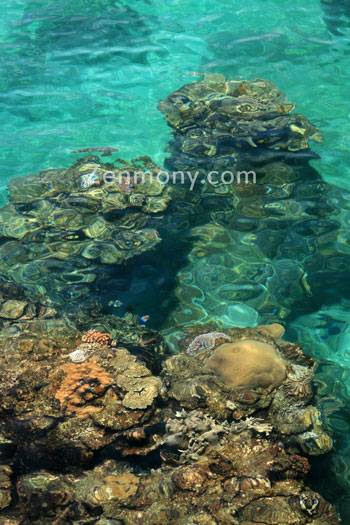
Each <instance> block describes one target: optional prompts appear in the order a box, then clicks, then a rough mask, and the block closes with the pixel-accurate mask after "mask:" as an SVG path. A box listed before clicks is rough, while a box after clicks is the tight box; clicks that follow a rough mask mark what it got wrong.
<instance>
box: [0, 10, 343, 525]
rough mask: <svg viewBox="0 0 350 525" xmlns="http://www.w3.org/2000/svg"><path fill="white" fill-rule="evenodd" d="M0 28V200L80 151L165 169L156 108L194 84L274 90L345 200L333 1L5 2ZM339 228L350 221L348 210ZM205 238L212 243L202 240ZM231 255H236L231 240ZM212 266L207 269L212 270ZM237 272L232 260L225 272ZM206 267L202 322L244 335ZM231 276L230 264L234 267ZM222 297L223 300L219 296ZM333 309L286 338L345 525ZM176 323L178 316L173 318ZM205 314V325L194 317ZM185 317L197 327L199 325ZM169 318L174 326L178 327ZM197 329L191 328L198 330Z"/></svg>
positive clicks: (336, 313)
mask: <svg viewBox="0 0 350 525" xmlns="http://www.w3.org/2000/svg"><path fill="white" fill-rule="evenodd" d="M4 4H5V7H6V8H5V9H3V10H2V16H1V20H0V50H1V53H0V69H1V75H0V88H1V91H0V93H1V95H0V96H1V107H2V110H1V114H0V127H1V150H0V189H1V198H2V199H3V200H5V199H6V191H5V189H6V185H7V182H8V180H9V179H10V178H12V177H14V176H17V175H25V174H28V173H33V172H36V171H38V170H40V169H43V168H47V167H56V166H68V165H69V164H71V163H72V161H74V160H75V159H76V158H77V155H76V154H73V153H72V152H73V151H74V150H77V149H80V148H84V147H91V146H114V147H117V148H119V153H120V155H121V156H123V157H125V158H132V157H133V156H136V155H140V154H148V155H150V156H152V157H153V159H154V160H155V161H156V162H158V163H162V162H163V160H164V158H165V157H166V145H167V143H168V141H169V137H170V132H169V130H168V128H167V126H166V123H165V120H164V118H163V116H162V115H161V114H160V113H159V111H158V110H157V104H158V102H159V100H161V99H163V98H164V97H165V96H166V95H168V94H169V93H170V92H172V91H174V90H175V89H177V88H179V87H180V86H181V85H182V84H184V83H187V82H190V81H192V80H196V79H198V78H199V76H198V74H199V73H222V74H224V75H226V76H227V77H229V78H238V79H239V78H249V79H252V78H259V77H260V78H266V79H269V80H271V81H273V82H275V83H276V84H277V85H278V86H279V88H280V89H281V90H282V91H284V92H285V93H286V94H287V95H288V98H289V99H290V100H291V101H292V102H293V103H295V104H296V105H297V108H298V111H299V112H300V113H303V114H305V115H306V116H307V117H308V118H309V119H310V120H311V121H312V122H313V123H314V124H315V125H317V126H318V127H319V128H320V129H321V130H322V132H323V135H324V143H323V144H319V145H317V147H316V148H315V149H317V151H318V153H319V154H320V155H321V157H322V158H321V160H319V161H313V163H312V164H313V166H314V167H315V168H316V169H317V170H318V171H319V173H320V174H321V175H322V177H323V178H324V179H325V180H326V181H328V182H330V183H332V184H335V185H337V186H339V187H340V188H343V190H344V198H345V200H350V193H349V196H348V197H347V191H349V190H350V172H349V171H350V168H349V162H348V147H349V145H348V142H349V137H350V120H349V110H350V108H349V98H348V83H349V74H350V6H349V5H348V3H347V2H346V1H345V0H343V1H337V2H336V1H334V2H332V1H327V2H326V0H324V1H322V0H295V1H294V2H292V3H291V2H288V1H286V0H264V2H263V3H262V2H261V0H246V1H245V2H240V1H239V0H231V1H229V0H218V1H217V2H215V3H213V2H208V1H207V0H202V1H201V2H197V1H196V2H195V1H194V0H169V1H168V2H164V1H160V0H148V1H143V0H138V2H135V1H134V2H131V1H130V0H129V1H124V2H122V1H120V2H118V1H113V0H90V1H88V0H75V1H74V2H68V0H52V1H50V0H45V1H44V0H32V1H31V0H5V2H4ZM339 220H340V221H341V223H342V224H343V227H344V229H345V230H346V229H348V227H349V223H350V217H349V212H348V211H346V209H345V208H344V209H342V210H339ZM203 235H205V232H204V234H203ZM226 250H227V252H228V253H229V254H230V253H231V254H232V251H233V250H234V242H233V241H232V242H231V241H229V240H228V241H226ZM203 261H204V262H203ZM230 261H231V260H230ZM208 264H209V265H212V266H213V264H214V263H213V262H212V261H211V260H210V259H207V260H205V259H204V260H203V257H199V256H198V252H196V251H195V250H194V251H193V252H192V253H191V254H190V257H189V259H188V261H187V263H186V266H185V267H184V268H183V269H182V270H181V273H180V274H179V276H178V281H177V296H178V300H179V304H178V307H177V312H180V313H181V312H182V313H183V312H184V313H185V314H186V312H185V311H184V308H182V306H183V305H182V303H181V301H182V300H183V301H184V303H185V300H186V297H185V295H186V294H185V293H184V289H185V288H186V283H188V279H190V284H191V286H194V287H197V288H198V289H199V290H200V294H201V297H202V299H201V298H200V297H199V299H198V297H197V299H198V300H197V302H196V308H197V314H198V311H199V314H198V316H199V317H201V319H202V318H204V319H206V318H208V319H209V318H213V317H214V318H217V319H220V320H221V321H225V322H227V323H232V324H240V325H249V324H254V323H257V322H259V320H260V319H261V317H260V314H259V311H258V309H256V308H253V306H252V305H250V304H249V301H247V303H246V304H245V306H244V307H243V306H241V305H237V304H236V305H227V304H226V303H225V300H224V297H225V296H224V295H220V293H222V289H223V287H225V286H229V284H230V283H229V276H227V275H226V281H225V278H223V282H222V283H221V286H220V287H217V289H216V288H214V289H213V287H212V283H211V281H210V279H207V280H205V279H203V278H201V276H202V275H203V273H205V272H206V271H207V268H208ZM232 264H234V260H233V259H232ZM219 289H220V293H219V291H218V292H216V290H219ZM349 306H350V305H349V301H348V300H345V299H343V298H340V297H339V298H337V297H335V299H334V304H332V305H325V306H324V307H323V308H321V309H320V310H319V311H317V312H315V313H313V314H310V315H305V316H303V317H300V318H297V319H295V320H294V321H293V323H292V326H290V328H289V335H290V337H293V339H298V340H299V341H300V342H301V343H303V344H304V345H305V348H306V349H307V351H308V352H309V353H311V354H313V355H315V356H316V357H318V358H319V359H321V361H322V365H321V367H320V370H319V373H318V382H319V390H320V392H321V394H322V406H323V409H324V414H325V418H326V422H327V424H328V425H329V427H330V428H331V429H332V431H333V432H334V435H335V439H336V451H335V453H334V454H332V455H330V456H329V457H327V458H325V459H323V460H321V461H319V462H318V463H317V464H316V465H315V471H316V472H318V473H322V474H323V473H324V472H326V473H327V479H326V481H325V482H324V483H321V484H320V483H319V484H318V486H320V487H321V488H322V490H323V492H324V494H325V495H326V496H327V497H329V498H331V499H332V500H334V501H336V502H337V504H338V506H339V509H340V510H341V512H342V514H343V517H344V523H347V522H348V521H349V520H350V496H349V494H350V468H349V467H350V444H349V439H348V436H349V430H350V415H349V409H348V407H349V403H350V313H349V312H350V309H349ZM177 312H174V316H176V315H178V314H177ZM197 314H196V315H197ZM190 315H192V314H191V313H190ZM174 316H171V319H170V320H169V321H168V322H169V323H171V321H172V319H173V318H174ZM195 318H196V317H195Z"/></svg>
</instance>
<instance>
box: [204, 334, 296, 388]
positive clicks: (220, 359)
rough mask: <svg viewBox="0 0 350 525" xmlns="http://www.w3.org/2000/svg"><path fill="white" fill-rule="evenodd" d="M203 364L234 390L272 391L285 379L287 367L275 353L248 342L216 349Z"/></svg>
mask: <svg viewBox="0 0 350 525" xmlns="http://www.w3.org/2000/svg"><path fill="white" fill-rule="evenodd" d="M205 364H206V366H207V367H208V368H209V369H210V370H212V371H214V372H216V373H217V374H218V375H219V376H220V377H221V379H222V380H223V381H224V382H225V383H226V384H227V385H228V386H231V387H233V388H245V387H246V388H256V387H261V388H267V389H269V390H270V389H271V390H272V389H273V388H276V387H277V386H278V385H280V384H281V383H282V382H283V381H284V379H285V377H286V365H285V363H284V361H283V359H282V357H281V356H280V355H279V353H278V352H277V350H276V349H275V348H274V347H273V346H272V345H270V344H268V343H263V342H261V341H254V340H250V339H247V340H241V341H236V342H234V343H224V344H222V345H220V346H218V347H217V348H216V349H215V350H214V352H213V353H212V354H211V356H210V357H209V358H208V359H207V360H206V363H205Z"/></svg>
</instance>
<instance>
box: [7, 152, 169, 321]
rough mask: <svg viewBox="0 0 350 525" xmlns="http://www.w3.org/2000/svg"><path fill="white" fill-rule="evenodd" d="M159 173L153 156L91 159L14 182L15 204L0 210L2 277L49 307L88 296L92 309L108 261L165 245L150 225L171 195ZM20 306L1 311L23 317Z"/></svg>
mask: <svg viewBox="0 0 350 525" xmlns="http://www.w3.org/2000/svg"><path fill="white" fill-rule="evenodd" d="M158 171H159V168H157V166H156V165H155V164H153V163H152V161H151V160H150V159H149V158H147V157H143V158H140V159H136V160H134V161H132V162H130V163H127V162H125V161H117V162H116V164H102V163H101V162H100V161H99V158H98V157H86V158H84V159H81V160H79V161H78V162H77V163H76V164H75V165H74V166H72V167H71V168H68V169H61V170H54V169H52V170H47V171H44V172H42V173H40V174H38V175H34V176H28V177H21V178H18V179H13V180H11V182H10V184H9V200H10V203H9V204H8V205H7V206H4V207H3V208H2V209H1V210H0V223H1V225H0V242H1V246H0V258H1V264H0V275H2V276H4V277H5V278H6V280H11V281H13V282H14V283H17V284H20V285H21V286H22V287H24V289H25V290H26V293H27V295H31V296H33V297H38V298H40V299H41V300H42V301H46V302H47V303H49V304H55V305H56V306H61V307H63V306H65V307H66V309H68V308H71V309H75V310H77V308H79V307H80V304H81V301H82V300H83V299H84V305H85V309H86V307H87V305H88V303H89V302H90V303H91V307H93V305H94V295H93V291H94V290H98V289H99V288H102V287H103V286H106V284H105V285H104V284H103V283H105V282H106V280H107V278H108V275H110V271H109V266H113V265H122V264H123V263H125V262H126V261H128V260H130V259H132V258H133V257H135V256H137V255H139V254H141V253H144V252H145V251H148V250H151V249H152V248H154V247H155V246H156V245H157V244H158V243H159V242H160V236H159V233H158V230H157V229H156V228H155V227H154V226H153V225H151V224H150V222H151V218H152V216H156V215H157V214H160V213H161V212H164V211H165V210H166V208H167V206H168V203H169V200H170V194H169V188H167V187H166V186H165V185H164V184H163V183H162V182H161V181H160V180H159V179H158V178H157V177H155V176H154V175H155V174H157V173H158ZM96 300H98V297H97V299H95V302H96ZM22 307H24V306H23V305H20V304H9V305H5V306H3V307H2V308H1V309H0V315H3V316H4V317H6V316H10V318H13V317H14V316H18V317H19V316H21V314H22V311H21V308H22Z"/></svg>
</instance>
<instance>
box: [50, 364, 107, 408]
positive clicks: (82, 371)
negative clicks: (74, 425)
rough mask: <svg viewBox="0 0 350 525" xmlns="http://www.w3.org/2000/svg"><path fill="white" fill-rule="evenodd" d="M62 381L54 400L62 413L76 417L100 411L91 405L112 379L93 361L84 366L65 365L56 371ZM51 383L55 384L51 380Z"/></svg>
mask: <svg viewBox="0 0 350 525" xmlns="http://www.w3.org/2000/svg"><path fill="white" fill-rule="evenodd" d="M57 375H58V376H61V375H63V380H62V382H61V384H60V386H59V388H58V390H56V392H55V398H56V399H57V401H58V402H59V403H60V405H61V407H62V409H63V411H67V412H72V413H75V414H77V415H78V416H81V417H82V416H86V415H88V414H91V413H92V412H95V411H98V410H101V408H102V407H98V406H95V405H93V404H91V403H92V402H93V401H95V399H97V398H99V397H101V396H102V395H103V394H104V393H105V392H106V390H107V388H108V387H109V386H111V384H112V383H113V379H112V377H111V376H110V375H109V374H108V373H107V372H106V371H105V370H104V369H103V368H102V367H101V366H99V365H98V363H97V362H96V360H95V359H90V360H89V361H87V362H86V363H84V364H73V363H72V364H66V365H62V366H61V367H60V368H59V369H58V370H57ZM53 382H56V380H55V379H53Z"/></svg>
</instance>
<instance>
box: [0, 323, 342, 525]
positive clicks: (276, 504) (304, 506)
mask: <svg viewBox="0 0 350 525" xmlns="http://www.w3.org/2000/svg"><path fill="white" fill-rule="evenodd" d="M47 322H48V321H47ZM107 323H108V318H107V319H106V320H105V324H107ZM124 324H125V320H124ZM35 328H36V324H35V323H34V324H33V325H32V332H31V333H30V334H29V333H27V334H19V335H16V336H11V337H8V339H7V340H6V342H3V343H2V344H3V345H5V344H6V349H7V352H6V353H5V352H1V353H0V370H1V374H2V377H1V380H2V381H4V379H5V377H4V376H5V375H6V370H7V369H9V365H11V366H12V369H13V370H15V371H16V375H17V379H16V380H15V381H14V382H13V383H12V384H11V385H8V386H7V387H6V382H5V383H4V382H2V385H3V386H2V390H3V392H2V397H1V400H0V409H1V427H0V435H1V444H0V449H1V450H4V445H5V443H7V444H8V445H7V448H6V450H7V453H6V455H5V456H4V460H5V461H6V462H5V461H4V462H3V466H2V468H1V472H0V503H1V508H2V511H1V512H0V520H1V523H4V524H18V525H19V524H20V523H33V524H34V525H46V524H47V523H55V524H57V525H58V524H61V523H62V524H63V523H86V524H88V523H91V524H92V523H96V524H100V525H106V524H117V523H120V524H121V523H123V524H125V525H135V524H138V523H139V524H141V523H142V524H150V525H156V524H159V525H160V524H164V523H167V524H169V525H171V524H173V525H175V524H176V525H178V524H183V525H185V524H189V523H192V524H197V525H202V524H208V525H209V524H210V525H226V524H232V525H238V524H242V525H253V524H254V523H256V524H258V523H259V524H260V523H264V525H265V524H269V525H289V524H295V525H309V524H310V525H311V524H313V525H321V524H322V525H337V524H338V523H339V520H338V517H337V514H336V512H335V510H334V508H333V507H332V506H331V505H330V504H328V503H327V502H326V501H325V500H324V499H323V498H322V497H321V496H320V495H319V494H317V493H315V492H314V491H312V490H311V489H310V488H308V487H307V485H306V484H305V476H306V475H307V474H308V472H309V470H310V465H309V461H308V456H309V455H313V454H323V453H326V452H327V451H329V450H330V448H331V446H332V440H331V438H330V436H328V435H327V433H326V432H325V430H324V429H323V427H322V423H321V419H320V414H319V412H318V411H317V409H316V408H315V406H314V405H313V404H312V399H313V391H312V388H311V381H312V377H313V372H314V365H313V362H312V360H310V359H309V358H307V357H305V356H304V354H303V353H302V351H301V349H300V347H299V346H297V345H293V344H292V343H288V342H285V341H283V340H282V339H281V335H282V330H281V327H277V326H261V327H258V328H256V329H233V328H232V329H229V330H225V331H223V332H219V333H218V334H219V335H218V337H217V336H216V335H215V334H217V332H215V331H214V330H213V331H212V332H203V334H202V336H203V338H204V340H208V339H206V338H207V337H208V334H214V336H212V337H211V338H210V337H209V341H210V344H209V345H204V346H202V345H201V344H199V347H200V348H199V351H197V352H194V353H189V352H188V346H189V340H191V339H192V342H193V341H195V340H196V338H197V341H198V337H199V336H200V335H201V334H199V333H197V334H194V333H192V334H191V331H189V333H188V334H187V335H186V336H185V337H184V338H183V340H182V341H181V343H180V344H181V347H182V351H181V352H180V353H178V354H177V355H173V356H168V357H166V356H163V358H162V359H163V363H160V364H159V366H160V367H161V368H162V372H161V374H160V376H156V375H153V374H152V372H151V371H150V370H149V369H148V368H147V367H146V366H145V364H144V363H142V362H141V361H140V359H139V358H138V357H136V355H132V353H131V351H132V349H133V347H134V345H135V341H137V340H138V334H137V331H138V330H139V327H138V325H137V324H135V325H134V337H133V338H132V337H131V336H130V340H129V345H126V346H128V347H129V350H127V349H126V348H122V347H121V346H120V345H117V346H111V345H110V342H111V341H112V340H116V338H115V337H114V336H113V335H112V334H111V333H109V332H107V331H106V329H105V328H104V326H103V320H102V319H101V322H100V326H98V327H96V328H91V330H96V331H95V332H91V331H88V332H85V336H84V332H79V331H78V330H77V329H76V328H73V327H68V326H67V325H65V331H64V330H63V329H62V330H61V332H60V333H57V334H56V335H55V336H53V335H52V333H51V332H50V331H48V335H47V336H46V339H44V338H43V336H42V334H40V336H39V337H37V336H35V333H33V330H34V329H35ZM96 333H98V334H101V333H102V334H103V337H100V335H99V337H98V340H97V339H96V337H95V338H94V337H91V334H96ZM128 333H129V334H131V333H132V328H131V324H130V325H129V328H128ZM86 334H87V335H86ZM125 337H126V332H124V338H125ZM88 339H89V342H88V341H87V340H88ZM133 341H134V342H133ZM213 341H214V347H213V345H212V342H213ZM227 341H230V342H227ZM190 344H191V341H190ZM77 345H78V349H79V348H80V350H79V351H80V352H84V351H86V352H87V353H88V358H87V359H86V360H84V361H83V362H79V361H76V362H74V361H73V360H71V359H70V358H69V356H71V355H72V353H73V354H74V353H75V352H77V350H74V348H77ZM245 345H246V346H245ZM194 346H196V345H194ZM197 346H198V345H197ZM223 347H228V348H229V352H230V354H231V356H232V355H233V356H235V359H236V360H237V361H238V363H239V365H238V368H237V369H236V371H235V373H236V374H238V375H239V376H242V377H243V378H249V380H248V381H246V380H244V381H236V380H233V381H228V380H227V377H225V375H224V374H223V372H222V369H220V366H219V367H218V366H213V363H212V361H213V359H214V358H215V359H216V361H217V360H218V356H219V355H220V352H221V351H222V348H223ZM136 348H137V345H136ZM251 349H253V351H254V352H253V354H250V350H251ZM266 353H267V354H266ZM136 354H137V352H136ZM240 354H242V355H240ZM266 355H267V356H268V357H266ZM253 357H254V359H255V366H256V367H258V368H259V366H260V361H265V362H266V359H267V361H268V359H269V358H272V360H273V362H274V364H275V365H276V366H277V364H278V366H277V370H278V374H277V375H278V381H276V377H275V376H274V375H273V374H270V375H264V379H263V380H262V381H261V380H259V376H258V380H256V381H251V377H252V375H251V374H252V363H253ZM235 359H232V366H234V361H235ZM282 371H283V374H281V372H282ZM279 374H280V375H279ZM230 377H231V376H230ZM9 445H10V446H9ZM5 458H6V459H5ZM135 459H137V461H135Z"/></svg>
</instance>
